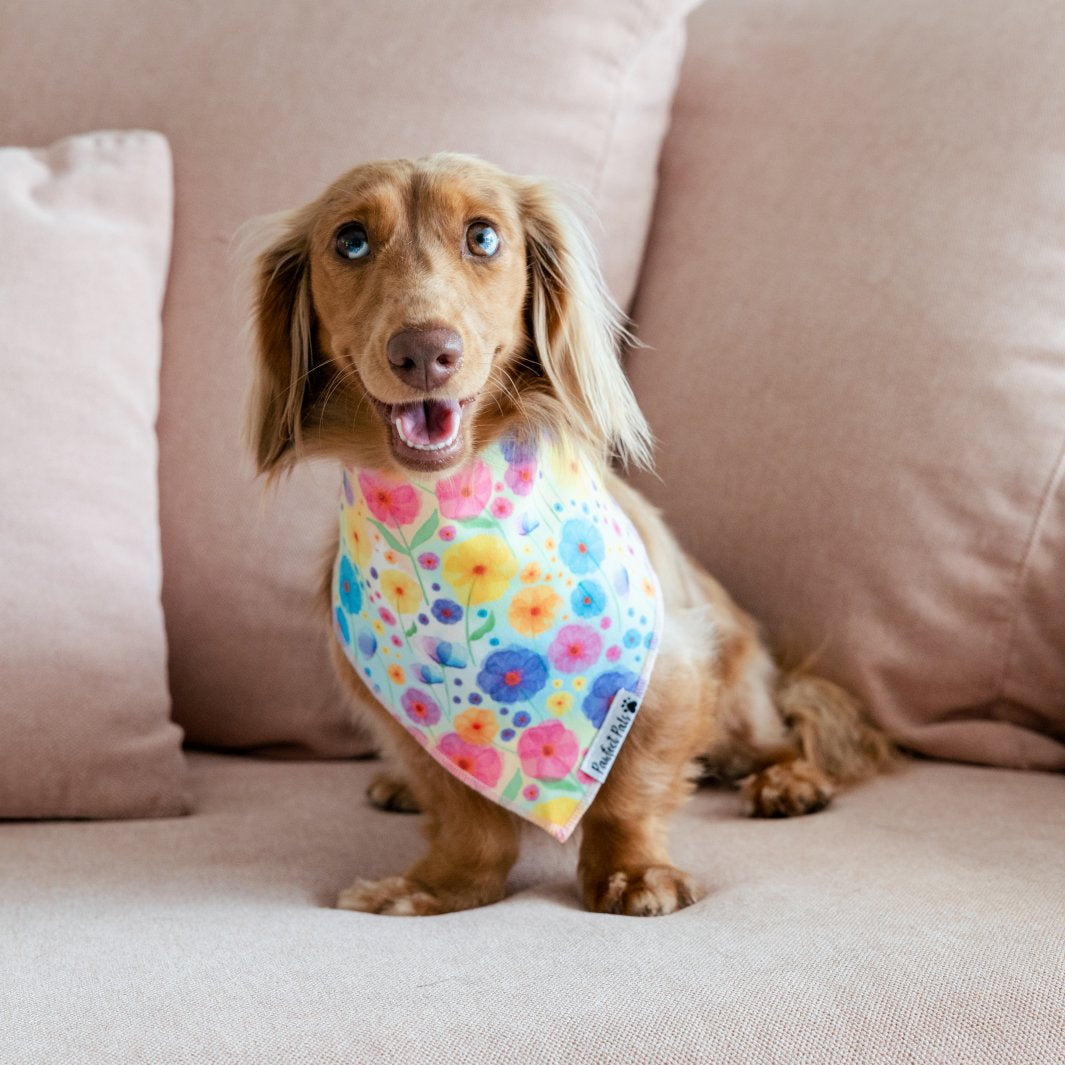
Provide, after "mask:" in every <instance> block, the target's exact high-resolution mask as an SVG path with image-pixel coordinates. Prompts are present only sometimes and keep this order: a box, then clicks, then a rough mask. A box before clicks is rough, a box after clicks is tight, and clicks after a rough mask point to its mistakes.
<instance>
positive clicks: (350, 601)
mask: <svg viewBox="0 0 1065 1065" xmlns="http://www.w3.org/2000/svg"><path fill="white" fill-rule="evenodd" d="M337 585H338V588H337V590H338V592H339V593H340V602H341V603H342V604H343V606H344V609H345V610H346V611H347V612H348V613H349V614H357V613H358V612H359V611H360V610H362V588H361V587H360V586H359V575H358V573H356V572H355V567H354V566H353V565H352V564H351V559H350V558H348V556H347V555H341V556H340V572H339V573H338V574H337Z"/></svg>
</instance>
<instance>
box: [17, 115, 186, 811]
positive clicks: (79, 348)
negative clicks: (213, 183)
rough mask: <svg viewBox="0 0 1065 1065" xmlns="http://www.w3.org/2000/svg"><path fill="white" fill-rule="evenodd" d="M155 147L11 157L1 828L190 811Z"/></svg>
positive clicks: (108, 142) (121, 137)
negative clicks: (162, 408) (171, 559)
mask: <svg viewBox="0 0 1065 1065" xmlns="http://www.w3.org/2000/svg"><path fill="white" fill-rule="evenodd" d="M171 204H172V196H171V174H170V153H169V150H168V148H167V144H166V141H165V140H164V139H163V138H162V137H161V136H159V135H158V134H154V133H142V132H129V133H109V132H105V133H94V134H87V135H85V136H78V137H71V138H68V139H66V140H62V141H59V142H57V143H55V144H53V145H52V146H51V147H48V148H41V149H39V150H30V149H26V148H0V233H2V234H3V254H2V255H0V377H2V380H3V386H2V387H0V818H3V817H146V816H151V815H163V814H174V813H179V812H181V811H182V810H183V809H184V806H185V796H184V791H183V769H184V767H183V762H182V756H181V750H180V744H181V733H180V730H179V729H178V728H176V727H175V726H174V725H172V724H171V723H170V721H169V710H170V699H169V695H168V693H167V687H166V634H165V632H164V629H163V611H162V605H161V603H160V599H159V591H160V584H161V582H162V559H161V556H160V549H159V508H158V489H157V485H156V463H157V448H156V440H155V429H154V422H155V416H156V411H157V409H158V396H159V382H158V375H159V357H160V348H161V340H160V319H159V315H160V308H161V305H162V300H163V288H164V285H165V282H166V272H167V263H168V258H169V246H170V221H171Z"/></svg>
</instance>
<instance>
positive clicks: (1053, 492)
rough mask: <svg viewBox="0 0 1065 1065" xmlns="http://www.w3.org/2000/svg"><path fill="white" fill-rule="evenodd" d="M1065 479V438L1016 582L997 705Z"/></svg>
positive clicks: (1035, 518) (1030, 534) (1005, 682)
mask: <svg viewBox="0 0 1065 1065" xmlns="http://www.w3.org/2000/svg"><path fill="white" fill-rule="evenodd" d="M1063 479H1065V437H1063V438H1062V444H1061V448H1060V450H1059V451H1058V457H1057V460H1056V461H1055V463H1054V466H1053V468H1052V469H1051V473H1050V479H1049V480H1048V481H1047V485H1046V488H1045V489H1044V490H1043V494H1042V496H1041V497H1040V500H1039V505H1038V506H1037V507H1036V509H1035V517H1034V519H1033V521H1032V528H1031V531H1030V533H1029V534H1028V540H1027V543H1026V544H1025V548H1024V554H1023V555H1022V556H1021V561H1020V563H1019V565H1018V567H1017V577H1016V580H1015V581H1014V588H1013V612H1012V616H1011V617H1010V620H1009V627H1008V630H1007V633H1006V646H1005V648H1004V655H1003V661H1002V673H1001V675H1000V677H999V683H998V690H997V692H996V693H995V702H999V701H1002V700H1005V699H1007V698H1008V696H1007V695H1006V686H1007V684H1008V682H1009V677H1010V669H1011V667H1012V665H1013V658H1014V655H1015V653H1016V649H1017V630H1018V629H1019V628H1020V623H1021V614H1022V612H1023V609H1024V590H1025V588H1026V587H1027V586H1028V578H1029V571H1030V569H1031V567H1032V559H1033V557H1034V556H1035V551H1036V548H1037V547H1038V546H1039V542H1040V540H1041V538H1042V534H1043V528H1044V526H1045V525H1046V521H1047V515H1048V514H1049V513H1050V509H1051V506H1052V504H1053V502H1054V500H1055V499H1056V498H1057V495H1058V492H1059V490H1060V488H1061V486H1062V481H1063Z"/></svg>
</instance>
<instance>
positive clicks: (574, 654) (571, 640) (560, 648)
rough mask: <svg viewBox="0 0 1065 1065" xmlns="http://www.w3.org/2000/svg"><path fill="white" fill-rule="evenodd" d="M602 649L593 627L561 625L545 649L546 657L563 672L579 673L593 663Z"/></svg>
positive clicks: (601, 643) (600, 641)
mask: <svg viewBox="0 0 1065 1065" xmlns="http://www.w3.org/2000/svg"><path fill="white" fill-rule="evenodd" d="M602 649H603V641H602V640H601V639H600V638H599V633H597V632H596V631H595V629H592V628H589V627H588V626H587V625H563V626H562V628H561V629H559V630H558V635H557V636H556V637H555V638H554V640H553V641H552V643H551V646H550V647H549V648H548V649H547V657H548V658H550V659H551V663H552V665H554V666H555V668H556V669H558V670H561V672H563V673H580V672H581V671H582V670H585V669H587V668H588V667H589V666H591V665H593V664H594V663H595V661H596V659H598V658H599V652H600V651H601V650H602Z"/></svg>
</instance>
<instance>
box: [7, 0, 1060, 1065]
mask: <svg viewBox="0 0 1065 1065" xmlns="http://www.w3.org/2000/svg"><path fill="white" fill-rule="evenodd" d="M693 8H694V10H693ZM3 21H4V25H3V26H2V27H0V65H2V68H3V69H4V70H5V72H7V74H8V77H7V78H5V79H4V83H3V85H2V86H0V121H2V126H0V129H2V136H0V143H2V144H4V145H28V146H32V147H34V148H38V149H43V146H45V145H48V144H49V143H51V142H53V141H59V139H60V138H66V137H69V135H71V134H81V135H85V134H88V135H87V136H82V137H80V138H75V139H74V140H73V141H70V140H67V141H59V143H58V144H57V145H54V146H53V147H52V148H51V149H48V150H42V151H39V152H37V153H36V154H34V153H27V152H20V151H12V152H11V153H9V154H7V155H4V154H3V153H0V197H2V199H0V228H2V229H4V231H5V233H6V243H7V246H8V254H7V255H6V256H5V260H6V261H5V262H4V263H0V321H3V323H4V326H5V328H4V333H5V336H6V337H7V340H6V343H5V346H4V347H3V348H2V349H0V360H2V365H3V367H4V375H5V380H6V381H7V388H6V392H7V395H6V398H5V399H4V400H3V402H4V407H3V417H2V418H0V444H2V445H3V446H2V447H0V471H2V476H0V522H2V528H3V530H4V537H3V541H2V546H0V617H2V618H3V622H4V627H5V632H6V634H7V635H6V636H5V641H4V642H5V648H4V650H3V651H2V652H0V666H2V667H3V668H2V670H0V675H2V678H3V689H4V690H3V696H2V701H0V728H2V732H0V739H2V740H3V741H4V743H3V750H0V818H3V819H4V820H3V821H2V822H0V890H2V898H3V900H4V904H3V906H2V907H0V942H2V944H3V948H4V949H3V952H2V955H0V959H2V960H0V1016H3V1018H4V1024H3V1026H2V1029H0V1061H2V1062H4V1063H11V1065H16V1063H17V1065H30V1063H33V1065H39V1063H49V1065H51V1063H72V1065H73V1063H78V1065H86V1063H93V1062H101V1063H104V1062H107V1063H111V1062H123V1063H125V1062H152V1063H154V1062H168V1063H169V1062H175V1063H178V1062H189V1063H199V1062H204V1063H207V1062H209V1063H226V1062H233V1063H254V1065H259V1063H263V1065H265V1063H274V1062H277V1063H285V1065H289V1063H297V1062H307V1063H315V1065H318V1063H325V1062H360V1063H361V1062H373V1063H377V1062H382V1063H387V1062H396V1063H399V1062H403V1063H406V1062H422V1061H444V1062H469V1063H478V1065H480V1063H491V1062H500V1063H502V1062H558V1063H576V1062H661V1063H681V1062H693V1063H694V1062H722V1063H725V1062H736V1063H769V1062H782V1063H783V1062H817V1063H830V1062H848V1063H850V1062H859V1063H860V1062H885V1063H887V1062H901V1061H907V1062H921V1063H924V1062H943V1063H948V1062H950V1063H952V1062H972V1063H996V1065H997V1063H1020V1062H1035V1063H1042V1062H1047V1063H1050V1062H1056V1061H1065V801H1063V800H1065V777H1063V775H1062V771H1063V770H1065V458H1063V455H1065V450H1063V445H1062V442H1063V439H1065V437H1063V430H1062V425H1063V424H1065V422H1063V419H1062V411H1063V410H1065V314H1063V311H1062V298H1061V293H1062V292H1063V291H1065V257H1063V248H1065V162H1063V161H1065V104H1063V101H1065V75H1063V72H1062V69H1061V64H1060V53H1061V47H1062V46H1063V45H1065V19H1063V16H1062V12H1061V10H1060V6H1059V5H1057V4H1056V3H1054V2H1053V0H1023V2H1022V3H1019V4H1016V5H1010V6H1009V7H1008V8H1004V7H1002V6H1001V5H998V4H996V3H993V2H992V0H965V2H963V0H942V2H940V3H937V4H936V5H927V4H925V3H922V2H921V0H899V2H897V3H892V4H888V3H883V2H876V0H873V2H870V3H867V4H863V5H854V4H851V3H848V2H847V0H805V2H803V3H798V4H797V3H792V2H790V0H715V2H712V3H707V4H704V5H702V6H699V7H697V8H695V5H694V4H692V3H684V2H682V0H673V2H666V0H661V2H657V3H650V2H646V0H642V2H641V0H631V2H624V3H613V2H608V0H569V2H565V0H551V2H545V3H544V4H542V5H521V6H520V8H519V5H504V4H495V5H484V4H478V3H474V2H473V0H455V2H453V3H449V4H436V5H420V4H419V5H411V6H410V7H409V8H407V9H404V8H403V7H402V6H398V5H395V4H391V3H385V2H384V0H364V2H362V3H359V4H350V3H344V2H341V0H323V2H322V3H320V4H318V5H315V6H314V7H313V9H312V8H310V7H307V6H305V5H301V4H298V3H296V2H295V0H293V2H286V3H281V4H273V5H265V4H259V3H257V2H255V0H234V2H232V3H228V4H221V5H207V4H203V3H199V2H193V0H189V2H187V3H182V4H170V5H163V4H158V5H142V4H134V3H133V2H132V0H87V2H86V3H83V4H78V5H68V4H66V3H64V2H63V0H32V2H31V0H14V2H13V3H10V4H9V5H8V6H7V9H6V10H5V15H4V20H3ZM97 130H152V131H158V132H157V133H114V134H112V133H104V134H89V133H88V131H97ZM164 136H165V139H164ZM443 148H448V149H457V150H467V151H474V152H478V153H481V154H484V155H486V156H488V157H490V158H493V159H494V160H495V161H497V162H499V163H501V164H502V165H504V166H507V167H509V168H510V169H514V170H518V171H523V172H541V173H546V174H548V175H549V176H552V177H554V178H556V179H559V180H561V181H563V182H567V183H569V184H570V185H571V186H574V187H575V188H576V192H575V195H578V196H580V195H583V196H584V198H585V199H586V200H589V201H590V207H591V208H592V210H594V214H595V215H596V216H597V217H598V219H599V223H598V227H597V228H596V230H595V232H596V237H597V241H598V243H599V246H600V248H601V251H602V254H603V259H604V267H605V271H606V274H607V278H608V281H609V284H610V286H611V288H612V290H613V292H614V294H615V296H616V297H617V298H618V300H619V301H620V302H621V303H622V304H623V305H624V306H625V307H627V308H628V309H629V310H630V312H631V314H632V318H633V321H634V323H635V327H636V330H637V333H638V336H639V339H640V340H641V341H642V344H643V346H642V347H638V348H634V349H633V350H632V351H630V352H628V353H627V354H626V359H627V364H628V369H629V372H630V376H631V379H632V381H633V384H634V387H635V389H636V391H637V395H638V398H639V399H640V401H641V404H642V405H643V406H644V409H645V410H646V411H647V413H648V415H649V417H650V419H651V422H652V426H653V428H654V430H655V432H656V434H657V436H658V438H659V448H658V465H657V471H658V472H657V475H649V474H643V475H635V476H637V480H638V483H639V485H640V487H641V488H642V489H643V490H645V491H646V492H647V493H648V494H649V495H650V496H651V497H652V498H653V499H654V500H655V501H656V503H657V504H658V505H659V506H661V507H662V508H663V510H664V511H665V513H666V515H667V517H668V518H669V519H670V520H671V522H672V523H673V524H674V526H675V527H676V528H677V529H678V531H679V532H680V535H681V537H682V539H683V541H684V543H685V545H686V546H687V547H688V548H689V549H690V550H692V551H693V552H695V553H696V554H697V555H698V557H699V558H700V559H701V560H702V561H704V562H705V563H706V564H707V565H708V566H710V568H711V569H712V570H713V571H714V572H715V573H717V574H718V575H719V576H720V577H721V578H722V580H723V581H724V582H725V583H726V585H728V586H729V587H730V588H731V589H732V590H733V592H734V593H735V594H736V596H737V597H738V598H739V599H740V601H741V602H742V603H743V604H744V605H746V606H747V607H748V608H749V609H751V610H752V612H754V613H755V614H756V615H757V616H758V617H760V618H761V619H762V620H763V622H764V624H765V626H766V630H767V633H768V635H769V636H770V638H771V640H772V641H773V643H774V644H775V645H776V646H777V647H778V648H779V650H780V654H781V656H782V658H783V659H784V660H786V661H788V662H791V663H797V662H799V661H803V660H807V659H811V658H812V660H814V661H815V662H816V664H817V667H818V669H819V670H820V671H822V672H824V673H825V674H826V675H828V676H831V677H833V678H834V679H836V680H838V681H840V682H842V683H845V684H847V685H848V686H849V687H851V688H852V689H854V690H855V691H857V692H858V693H859V694H860V695H861V696H862V697H863V699H864V700H865V701H866V703H867V705H868V706H869V707H870V711H871V713H872V714H873V715H874V717H875V718H876V719H877V720H878V721H879V722H880V723H881V724H882V726H883V727H885V728H887V729H888V730H889V731H890V732H891V733H892V734H893V735H894V736H895V737H896V738H897V740H898V742H899V743H900V744H901V745H902V746H903V747H904V748H905V749H906V750H907V751H908V752H909V754H910V757H909V758H908V759H907V760H906V761H905V762H904V764H903V765H902V766H901V767H900V768H899V769H898V770H897V771H895V772H893V773H890V774H887V775H884V776H882V777H880V778H878V779H876V780H874V781H872V782H870V783H868V784H866V785H864V786H862V787H860V788H857V789H854V790H852V791H846V792H844V793H842V794H841V795H839V796H838V797H837V798H836V800H835V801H834V802H833V804H832V805H831V806H830V807H829V808H828V809H827V810H825V811H824V812H822V813H819V814H817V815H815V816H810V817H805V818H800V819H795V820H788V821H776V820H770V821H755V820H750V819H747V818H745V817H743V816H742V810H741V804H740V800H739V797H738V796H737V795H736V793H734V792H732V791H729V790H727V789H712V788H704V789H701V790H700V791H699V792H698V794H697V795H696V796H695V798H694V799H693V800H692V801H691V803H690V804H688V806H686V807H685V809H684V810H683V812H682V813H681V814H680V815H679V816H678V818H677V819H676V823H675V825H674V828H673V837H672V838H673V848H674V854H675V857H676V860H677V862H678V864H679V865H681V866H683V867H684V868H687V869H689V870H691V871H692V872H693V873H694V874H696V876H697V877H698V878H699V879H700V880H701V881H702V882H703V883H704V884H705V886H706V887H707V888H708V893H707V895H706V897H705V898H704V899H703V900H702V901H700V902H699V903H697V904H696V905H694V906H692V907H690V908H689V909H686V910H684V911H681V912H679V913H677V914H675V915H672V916H670V917H666V918H660V919H647V920H641V919H635V918H621V917H614V916H607V915H598V914H590V913H587V912H585V911H583V910H582V909H581V907H580V905H579V901H578V898H577V895H576V891H575V886H574V871H575V868H574V867H575V851H574V848H573V846H572V844H566V845H559V844H557V843H555V842H554V841H553V840H551V839H549V838H548V837H547V836H546V835H544V834H543V833H539V832H536V831H535V830H533V829H529V830H528V831H527V832H526V834H525V837H524V842H523V853H522V857H521V860H520V862H519V864H518V866H517V867H516V869H515V871H514V873H513V875H512V879H511V883H510V892H509V894H508V897H507V899H506V900H505V901H503V902H501V903H499V904H497V905H495V906H491V907H488V908H485V909H482V910H476V911H470V912H465V913H458V914H451V915H447V916H443V917H436V918H422V919H408V918H392V917H390V918H385V917H377V916H370V915H363V914H354V913H349V912H344V911H339V910H336V909H334V908H333V905H332V904H333V902H334V900H335V897H336V894H337V892H338V890H340V889H341V888H343V887H345V886H346V885H347V884H348V883H350V882H351V880H352V879H353V878H354V877H355V876H364V877H378V876H385V875H390V874H392V873H395V872H398V871H399V870H401V869H402V868H403V866H404V865H405V864H406V863H408V862H410V861H411V860H413V858H414V857H415V855H416V854H417V853H418V851H419V847H420V846H421V838H420V835H419V830H418V817H417V816H416V815H402V814H390V813H385V812H382V811H379V810H376V809H373V808H372V807H370V806H369V805H368V804H367V802H366V799H365V792H366V789H367V787H368V785H369V782H370V781H371V780H372V778H373V777H374V775H375V774H376V773H378V772H379V771H380V768H381V765H380V763H379V762H378V761H376V760H375V759H374V758H373V745H372V741H371V739H370V738H369V737H368V736H367V735H366V734H365V733H364V732H363V731H362V730H361V729H360V727H359V725H358V723H357V722H353V721H352V720H351V719H350V717H349V715H348V714H347V712H346V709H345V706H344V703H343V700H342V699H341V698H340V696H339V693H338V692H337V690H336V687H335V685H334V683H333V681H332V679H331V676H330V673H329V668H328V665H327V663H326V652H325V644H324V640H323V636H322V632H321V622H320V619H318V618H317V617H316V616H315V613H314V610H313V608H312V599H313V591H314V588H313V584H314V579H315V578H314V570H315V568H316V566H317V561H318V556H319V554H320V551H321V548H322V545H323V544H324V543H325V542H326V540H327V539H328V535H329V528H330V523H331V521H332V520H333V517H334V507H335V493H336V479H335V474H334V471H332V470H331V469H329V468H328V467H326V466H319V467H313V468H309V469H306V470H303V471H300V472H298V473H297V474H296V475H294V476H293V477H292V478H290V479H289V480H287V481H286V482H285V483H284V484H282V485H281V486H279V487H278V489H277V490H276V491H275V492H273V493H272V494H270V495H268V496H266V497H264V496H263V494H262V488H261V486H260V485H259V484H258V483H257V482H256V480H255V478H254V476H253V473H252V471H251V469H250V463H249V462H248V461H247V459H246V458H245V457H244V454H243V449H242V444H241V440H240V420H241V419H240V415H241V407H242V403H243V395H244V392H245V390H246V387H247V381H248V366H247V363H246V360H245V359H244V357H243V355H242V348H241V341H240V331H241V324H242V321H243V318H244V315H245V302H244V299H245V297H244V296H243V294H242V291H241V289H240V286H239V282H238V276H239V272H240V269H239V256H238V255H235V254H234V252H233V247H234V238H235V234H237V232H238V230H239V228H240V226H241V224H242V223H243V222H244V221H246V220H247V219H248V218H250V217H251V216H253V215H258V214H262V213H265V212H269V211H274V210H281V209H284V208H287V207H291V206H293V205H295V204H298V203H300V202H303V201H304V200H306V199H309V198H310V197H311V196H312V195H314V194H315V193H316V192H317V191H318V189H319V188H320V187H321V185H322V184H324V182H326V181H328V180H329V179H330V178H332V177H334V176H335V175H336V174H337V173H339V172H340V171H341V170H343V169H345V168H346V167H347V166H350V165H352V164H354V163H355V162H358V161H361V160H363V159H366V158H372V157H384V156H394V155H406V154H422V153H425V152H429V151H432V150H437V149H443ZM171 160H172V171H171ZM172 207H173V213H172V228H171V208H172ZM42 249H43V251H44V252H45V254H43V255H42V254H41V253H42ZM27 470H30V471H31V474H27V473H26V471H27ZM58 492H62V493H63V495H62V505H61V506H60V507H57V506H56V498H57V495H56V493H58ZM60 519H62V520H60ZM57 585H58V586H59V588H60V591H57V590H56V588H57ZM60 592H61V594H60Z"/></svg>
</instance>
